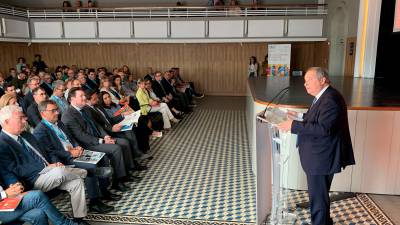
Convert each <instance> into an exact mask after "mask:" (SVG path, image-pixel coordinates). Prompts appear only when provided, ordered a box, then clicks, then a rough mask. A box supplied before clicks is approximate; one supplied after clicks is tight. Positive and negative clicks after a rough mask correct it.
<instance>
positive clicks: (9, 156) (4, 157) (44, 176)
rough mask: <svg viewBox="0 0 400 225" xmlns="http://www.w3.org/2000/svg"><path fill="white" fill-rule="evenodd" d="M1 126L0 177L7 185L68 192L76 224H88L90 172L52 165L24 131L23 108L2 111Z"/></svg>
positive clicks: (8, 107) (4, 108) (30, 136)
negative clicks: (87, 180) (86, 190)
mask: <svg viewBox="0 0 400 225" xmlns="http://www.w3.org/2000/svg"><path fill="white" fill-rule="evenodd" d="M0 124H1V126H2V128H3V129H2V131H1V133H0V174H1V176H2V178H3V181H4V183H5V185H6V186H8V185H11V184H15V183H17V182H20V183H23V184H24V187H26V188H27V189H31V188H33V189H36V190H41V191H44V192H47V191H50V190H52V189H55V188H58V189H61V190H65V191H68V192H69V194H70V196H71V205H72V210H73V215H74V217H75V218H76V219H75V221H77V222H80V223H83V224H86V222H85V221H83V220H82V218H83V217H85V216H86V215H87V207H86V195H85V188H84V178H85V177H86V175H87V171H86V170H83V169H78V168H68V167H65V166H64V165H63V164H62V163H60V162H54V161H52V160H51V159H50V158H49V157H48V156H47V154H46V151H45V150H44V149H43V146H41V145H40V144H39V143H38V142H37V140H36V139H35V137H34V136H33V135H32V134H30V133H28V132H24V131H23V130H24V127H25V126H26V117H25V115H24V114H23V113H22V109H21V108H20V107H18V106H16V105H8V106H5V107H3V108H2V109H0Z"/></svg>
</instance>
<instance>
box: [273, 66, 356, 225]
mask: <svg viewBox="0 0 400 225" xmlns="http://www.w3.org/2000/svg"><path fill="white" fill-rule="evenodd" d="M304 86H305V87H306V90H307V93H308V94H310V95H312V96H314V97H315V98H314V101H313V104H312V105H311V107H310V108H309V109H308V111H307V113H305V114H299V113H297V112H293V111H289V112H288V116H289V119H288V120H287V121H285V122H283V123H281V124H279V125H278V128H279V129H280V130H283V131H290V132H291V133H294V134H297V135H298V137H297V138H298V141H297V143H298V146H299V153H300V162H301V165H302V167H303V169H304V171H305V173H306V175H307V184H308V193H309V199H310V210H311V223H312V224H313V225H329V224H333V221H332V219H331V218H330V211H329V209H330V201H329V189H330V187H331V183H332V179H333V176H334V174H335V173H339V172H341V170H342V169H344V168H345V167H346V166H348V165H354V164H355V160H354V154H353V147H352V144H351V138H350V131H349V125H348V124H349V123H348V118H347V106H346V102H345V100H344V99H343V97H342V95H341V94H340V93H339V92H338V91H337V90H336V89H334V88H333V87H331V86H330V81H329V77H328V73H327V71H326V70H325V69H322V68H320V67H311V68H310V69H308V71H307V73H306V75H305V76H304ZM299 117H302V118H303V120H302V121H300V120H292V118H299Z"/></svg>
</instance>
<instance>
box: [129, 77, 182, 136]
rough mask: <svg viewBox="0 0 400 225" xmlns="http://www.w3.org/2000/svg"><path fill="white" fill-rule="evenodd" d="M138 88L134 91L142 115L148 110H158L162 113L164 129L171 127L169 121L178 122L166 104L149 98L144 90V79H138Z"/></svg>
mask: <svg viewBox="0 0 400 225" xmlns="http://www.w3.org/2000/svg"><path fill="white" fill-rule="evenodd" d="M137 84H138V87H139V88H138V90H137V92H136V98H137V100H138V101H139V104H140V111H141V114H142V115H144V116H145V115H147V114H148V113H149V112H160V113H161V114H162V118H163V122H164V129H167V130H168V129H170V128H171V122H173V123H178V122H179V120H178V119H176V118H175V117H174V115H173V114H172V113H171V111H170V110H169V108H168V105H167V104H165V103H163V102H158V101H156V100H153V99H151V98H150V95H149V93H148V91H147V90H146V87H145V84H144V80H143V79H138V81H137Z"/></svg>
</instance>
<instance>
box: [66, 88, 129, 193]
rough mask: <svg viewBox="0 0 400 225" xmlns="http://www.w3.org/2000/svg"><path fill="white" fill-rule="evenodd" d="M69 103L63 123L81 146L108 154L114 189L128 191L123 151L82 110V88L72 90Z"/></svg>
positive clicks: (84, 100) (84, 98)
mask: <svg viewBox="0 0 400 225" xmlns="http://www.w3.org/2000/svg"><path fill="white" fill-rule="evenodd" d="M69 101H70V102H71V105H70V106H69V107H68V108H67V110H65V112H64V113H63V114H62V116H61V121H62V122H63V123H64V124H65V125H66V127H67V129H68V131H69V132H70V133H71V134H72V136H73V137H74V138H75V140H77V142H78V144H79V145H80V146H82V147H83V148H85V149H90V150H92V151H99V152H104V153H106V155H107V157H108V158H109V159H110V161H111V165H112V166H113V168H114V179H113V185H112V187H113V188H114V189H117V190H120V191H126V190H127V187H126V186H125V185H124V184H123V179H124V177H126V176H127V173H126V167H125V163H124V153H123V149H122V148H121V146H120V145H118V144H116V141H115V139H113V138H111V137H110V136H109V135H103V133H102V132H101V131H100V130H99V129H98V127H97V126H96V124H95V123H94V121H93V120H92V119H91V118H90V115H88V114H87V113H86V112H85V111H83V110H82V109H83V107H84V106H85V105H86V97H85V93H84V91H83V90H82V89H81V88H77V87H74V88H71V90H70V93H69ZM128 160H129V159H128ZM130 160H131V159H130Z"/></svg>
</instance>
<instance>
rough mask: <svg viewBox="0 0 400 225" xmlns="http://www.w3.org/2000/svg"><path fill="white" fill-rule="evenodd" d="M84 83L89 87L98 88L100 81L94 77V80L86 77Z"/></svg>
mask: <svg viewBox="0 0 400 225" xmlns="http://www.w3.org/2000/svg"><path fill="white" fill-rule="evenodd" d="M86 84H87V85H89V87H91V88H92V89H93V90H98V89H99V84H100V81H99V80H98V79H96V80H95V81H94V80H91V79H89V78H87V79H86Z"/></svg>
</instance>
